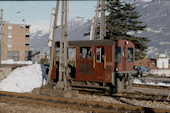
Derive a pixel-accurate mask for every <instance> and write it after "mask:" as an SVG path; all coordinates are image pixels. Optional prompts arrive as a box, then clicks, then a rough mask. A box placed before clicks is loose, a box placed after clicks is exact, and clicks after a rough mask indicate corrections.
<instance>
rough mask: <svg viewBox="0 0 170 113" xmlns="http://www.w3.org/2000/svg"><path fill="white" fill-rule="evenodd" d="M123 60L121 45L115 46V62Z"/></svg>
mask: <svg viewBox="0 0 170 113" xmlns="http://www.w3.org/2000/svg"><path fill="white" fill-rule="evenodd" d="M120 62H121V47H115V63H120Z"/></svg>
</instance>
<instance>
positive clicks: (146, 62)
mask: <svg viewBox="0 0 170 113" xmlns="http://www.w3.org/2000/svg"><path fill="white" fill-rule="evenodd" d="M135 65H137V66H144V67H146V68H148V69H158V68H157V67H156V60H154V59H141V60H138V61H135Z"/></svg>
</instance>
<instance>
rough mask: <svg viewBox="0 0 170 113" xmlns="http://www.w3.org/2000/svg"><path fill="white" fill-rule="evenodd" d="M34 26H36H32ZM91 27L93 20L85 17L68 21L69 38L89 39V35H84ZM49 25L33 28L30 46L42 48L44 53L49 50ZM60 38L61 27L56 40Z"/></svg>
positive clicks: (37, 48)
mask: <svg viewBox="0 0 170 113" xmlns="http://www.w3.org/2000/svg"><path fill="white" fill-rule="evenodd" d="M32 27H34V26H32ZM90 27H91V20H90V19H87V18H84V17H75V18H73V19H70V20H69V22H68V39H69V40H87V39H89V36H86V37H85V36H84V33H88V32H89V30H90ZM48 36H49V27H47V26H35V27H34V28H33V29H31V36H30V48H31V49H33V50H40V51H41V52H42V53H44V52H47V51H48V50H49V48H48V43H47V42H48ZM59 39H60V27H59V28H58V29H57V30H56V40H59Z"/></svg>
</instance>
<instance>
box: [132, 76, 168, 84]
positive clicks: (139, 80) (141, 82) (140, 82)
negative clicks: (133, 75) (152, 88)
mask: <svg viewBox="0 0 170 113" xmlns="http://www.w3.org/2000/svg"><path fill="white" fill-rule="evenodd" d="M133 83H135V84H145V85H156V86H170V83H163V82H158V83H155V82H151V81H150V80H143V79H141V78H139V79H134V81H133Z"/></svg>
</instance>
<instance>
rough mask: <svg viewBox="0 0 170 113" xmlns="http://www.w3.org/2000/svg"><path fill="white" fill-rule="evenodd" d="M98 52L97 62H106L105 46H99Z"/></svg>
mask: <svg viewBox="0 0 170 113" xmlns="http://www.w3.org/2000/svg"><path fill="white" fill-rule="evenodd" d="M96 52H97V53H96V54H97V58H96V62H97V63H102V62H104V47H98V48H97V49H96Z"/></svg>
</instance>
